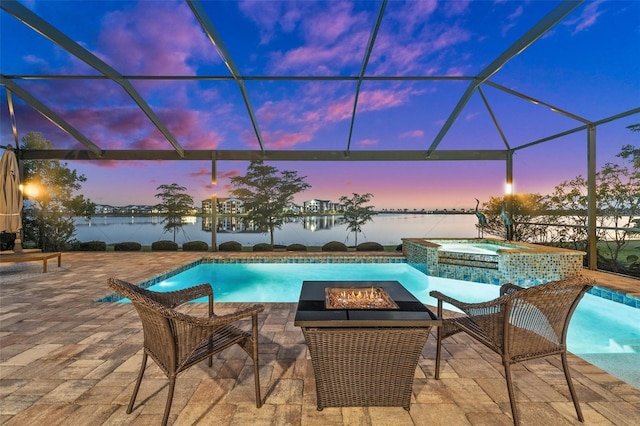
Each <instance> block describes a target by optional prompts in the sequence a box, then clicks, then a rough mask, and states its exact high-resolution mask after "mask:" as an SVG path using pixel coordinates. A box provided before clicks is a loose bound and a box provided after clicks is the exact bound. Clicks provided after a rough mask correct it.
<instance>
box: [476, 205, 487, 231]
mask: <svg viewBox="0 0 640 426" xmlns="http://www.w3.org/2000/svg"><path fill="white" fill-rule="evenodd" d="M475 200H476V217H477V218H478V227H479V228H478V237H480V238H484V227H485V226H487V217H486V216H485V215H483V214H482V213H481V212H480V211H479V210H478V206H479V205H480V200H478V199H477V198H476V199H475Z"/></svg>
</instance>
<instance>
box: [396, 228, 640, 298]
mask: <svg viewBox="0 0 640 426" xmlns="http://www.w3.org/2000/svg"><path fill="white" fill-rule="evenodd" d="M437 251H438V249H437V247H427V246H424V245H421V244H417V243H414V242H412V241H407V240H405V241H403V252H404V254H405V257H406V259H407V264H409V265H411V266H413V267H414V268H416V269H417V270H419V271H420V272H423V273H425V274H427V275H431V276H434V277H440V278H451V279H456V280H462V281H473V282H480V283H486V284H495V285H502V284H504V283H514V284H517V285H519V286H522V287H530V286H533V285H538V284H542V283H544V282H548V281H554V280H559V279H563V278H565V277H569V276H575V275H580V274H581V273H582V256H580V255H567V254H563V253H512V254H509V255H504V254H500V255H498V269H497V270H496V269H490V268H479V267H474V266H473V265H464V264H456V265H452V264H439V263H438V255H437ZM462 254H464V253H462ZM462 257H463V258H464V256H462ZM475 257H477V255H474V258H475ZM469 262H472V261H469ZM589 293H591V294H593V295H594V296H598V297H602V298H604V299H608V300H611V301H614V302H618V303H623V304H625V305H627V306H631V307H633V308H639V309H640V298H636V297H633V296H629V295H627V294H624V293H620V292H617V291H613V290H609V289H603V288H600V287H593V288H592V289H591V290H590V291H589Z"/></svg>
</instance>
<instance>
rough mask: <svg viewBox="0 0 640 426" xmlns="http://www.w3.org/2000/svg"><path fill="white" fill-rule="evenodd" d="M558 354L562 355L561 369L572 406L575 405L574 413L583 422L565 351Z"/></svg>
mask: <svg viewBox="0 0 640 426" xmlns="http://www.w3.org/2000/svg"><path fill="white" fill-rule="evenodd" d="M560 356H561V357H562V369H563V370H564V377H565V378H566V379H567V385H569V392H570V393H571V399H572V400H573V406H574V407H576V414H577V415H578V420H580V421H581V422H584V417H583V416H582V410H581V409H580V403H579V402H578V395H577V394H576V390H575V388H574V387H573V381H571V373H570V372H569V364H568V363H567V353H566V352H562V353H561V354H560Z"/></svg>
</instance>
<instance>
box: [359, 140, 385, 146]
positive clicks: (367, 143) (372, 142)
mask: <svg viewBox="0 0 640 426" xmlns="http://www.w3.org/2000/svg"><path fill="white" fill-rule="evenodd" d="M379 142H380V141H379V140H378V139H362V140H360V141H359V142H358V145H360V146H372V145H378V143H379Z"/></svg>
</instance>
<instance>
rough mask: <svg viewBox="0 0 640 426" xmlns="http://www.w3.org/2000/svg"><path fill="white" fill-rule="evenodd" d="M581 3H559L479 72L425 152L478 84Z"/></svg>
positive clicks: (437, 143) (448, 125)
mask: <svg viewBox="0 0 640 426" xmlns="http://www.w3.org/2000/svg"><path fill="white" fill-rule="evenodd" d="M583 2H584V1H583V0H579V1H573V0H572V1H563V2H562V3H560V4H559V5H558V6H557V7H556V8H555V9H553V10H552V11H551V12H550V13H549V14H547V16H545V17H544V18H542V19H541V20H540V21H538V23H536V25H534V26H533V27H532V28H531V29H530V30H529V31H527V32H526V33H525V34H524V35H523V36H522V37H520V38H519V39H518V40H516V42H515V43H513V44H512V45H511V46H510V47H509V48H507V50H505V51H504V52H502V53H501V54H500V55H499V56H498V57H497V58H496V59H495V60H494V61H493V62H491V63H490V64H489V65H488V66H487V67H486V68H485V69H483V70H482V71H480V73H479V74H478V75H477V76H476V78H475V79H474V80H473V81H472V82H471V83H470V84H469V87H467V89H466V90H465V92H464V93H463V94H462V97H461V98H460V100H459V101H458V104H457V105H456V106H455V108H454V109H453V111H452V112H451V115H449V118H447V121H446V122H445V123H444V125H443V126H442V128H441V129H440V131H439V132H438V134H437V135H436V137H435V139H434V140H433V143H432V144H431V146H430V147H429V149H428V150H427V152H428V153H429V154H431V153H432V152H433V151H435V150H436V148H438V145H440V142H442V139H443V138H444V136H445V135H446V134H447V132H448V131H449V129H450V128H451V126H452V125H453V123H454V122H455V121H456V119H457V118H458V116H459V115H460V113H461V112H462V110H463V109H464V107H465V106H466V105H467V102H469V99H471V96H472V95H473V93H474V92H475V90H476V88H477V87H478V86H479V85H480V84H482V83H484V82H485V81H487V80H488V79H489V78H490V77H491V76H492V75H494V74H495V73H496V72H498V71H499V70H500V68H502V67H503V66H504V64H506V63H507V62H509V60H511V58H513V57H514V56H516V55H518V54H519V53H521V52H522V51H524V50H525V49H526V48H527V47H529V46H531V44H533V42H535V41H536V40H538V39H539V38H540V37H542V36H543V35H544V34H545V33H546V32H547V31H549V30H550V29H551V28H553V26H554V25H556V24H557V23H558V22H560V21H561V20H562V19H564V17H565V16H567V15H568V14H569V13H571V12H573V11H574V10H575V9H576V8H577V7H578V6H580V4H582V3H583Z"/></svg>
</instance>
